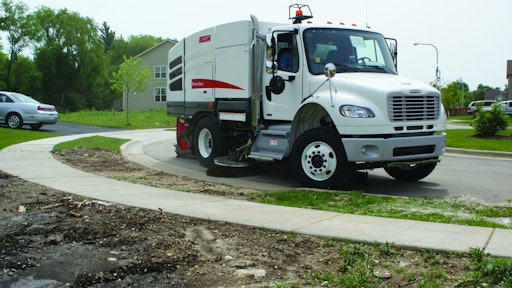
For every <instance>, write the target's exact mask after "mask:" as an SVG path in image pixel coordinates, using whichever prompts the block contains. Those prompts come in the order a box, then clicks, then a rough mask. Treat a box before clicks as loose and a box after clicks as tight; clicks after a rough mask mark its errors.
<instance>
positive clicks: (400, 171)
mask: <svg viewBox="0 0 512 288" xmlns="http://www.w3.org/2000/svg"><path fill="white" fill-rule="evenodd" d="M436 165H437V162H433V163H426V164H417V165H409V166H397V167H384V170H385V171H386V173H388V175H389V176H391V177H393V178H395V179H396V180H398V181H405V182H415V181H419V180H421V179H423V178H425V177H427V176H428V175H430V173H432V171H434V168H436Z"/></svg>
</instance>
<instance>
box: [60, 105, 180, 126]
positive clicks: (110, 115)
mask: <svg viewBox="0 0 512 288" xmlns="http://www.w3.org/2000/svg"><path fill="white" fill-rule="evenodd" d="M59 121H61V122H71V123H78V124H86V125H94V126H103V127H110V128H122V129H150V128H174V127H176V118H175V117H168V116H167V112H166V110H165V109H151V110H147V111H131V112H129V113H128V115H126V113H125V112H119V111H95V110H92V111H79V112H73V113H61V114H59Z"/></svg>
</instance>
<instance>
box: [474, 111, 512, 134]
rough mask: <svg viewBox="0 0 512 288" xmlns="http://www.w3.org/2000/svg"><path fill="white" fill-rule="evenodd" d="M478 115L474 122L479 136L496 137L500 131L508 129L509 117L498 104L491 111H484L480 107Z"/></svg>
mask: <svg viewBox="0 0 512 288" xmlns="http://www.w3.org/2000/svg"><path fill="white" fill-rule="evenodd" d="M477 109H478V110H477V111H478V114H477V115H476V117H475V119H474V120H473V127H474V128H475V130H476V134H477V135H481V136H494V135H496V134H497V133H498V132H499V131H501V130H505V129H507V126H508V123H509V117H508V116H507V115H505V113H503V110H501V108H500V106H499V105H498V104H493V105H492V108H491V110H489V111H483V110H482V107H478V108H477Z"/></svg>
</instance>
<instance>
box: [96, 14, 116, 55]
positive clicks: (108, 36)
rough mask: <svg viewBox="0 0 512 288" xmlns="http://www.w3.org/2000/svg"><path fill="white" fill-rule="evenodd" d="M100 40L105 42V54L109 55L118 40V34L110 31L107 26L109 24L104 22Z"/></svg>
mask: <svg viewBox="0 0 512 288" xmlns="http://www.w3.org/2000/svg"><path fill="white" fill-rule="evenodd" d="M100 38H101V41H103V46H104V47H105V53H107V52H108V51H110V49H111V48H112V43H114V40H115V39H116V32H114V31H112V30H110V26H108V25H107V22H103V24H102V25H101V27H100Z"/></svg>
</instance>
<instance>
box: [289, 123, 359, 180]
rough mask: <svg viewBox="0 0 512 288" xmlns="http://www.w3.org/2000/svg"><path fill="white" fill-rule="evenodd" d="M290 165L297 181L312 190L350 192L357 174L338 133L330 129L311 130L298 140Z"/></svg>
mask: <svg viewBox="0 0 512 288" xmlns="http://www.w3.org/2000/svg"><path fill="white" fill-rule="evenodd" d="M290 165H291V167H290V168H291V170H292V171H293V173H294V175H295V176H296V178H297V181H298V182H299V183H300V184H301V185H303V186H306V187H312V188H321V189H337V188H341V189H350V187H351V185H352V183H351V180H352V179H353V176H354V174H355V168H354V165H353V163H350V162H348V161H347V156H346V153H345V148H344V147H343V144H342V142H341V139H340V137H339V135H338V133H337V131H333V130H332V128H326V127H319V128H314V129H311V130H309V131H306V132H304V134H302V135H301V136H300V137H299V138H297V140H296V141H295V144H294V146H293V149H292V153H291V159H290Z"/></svg>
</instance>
